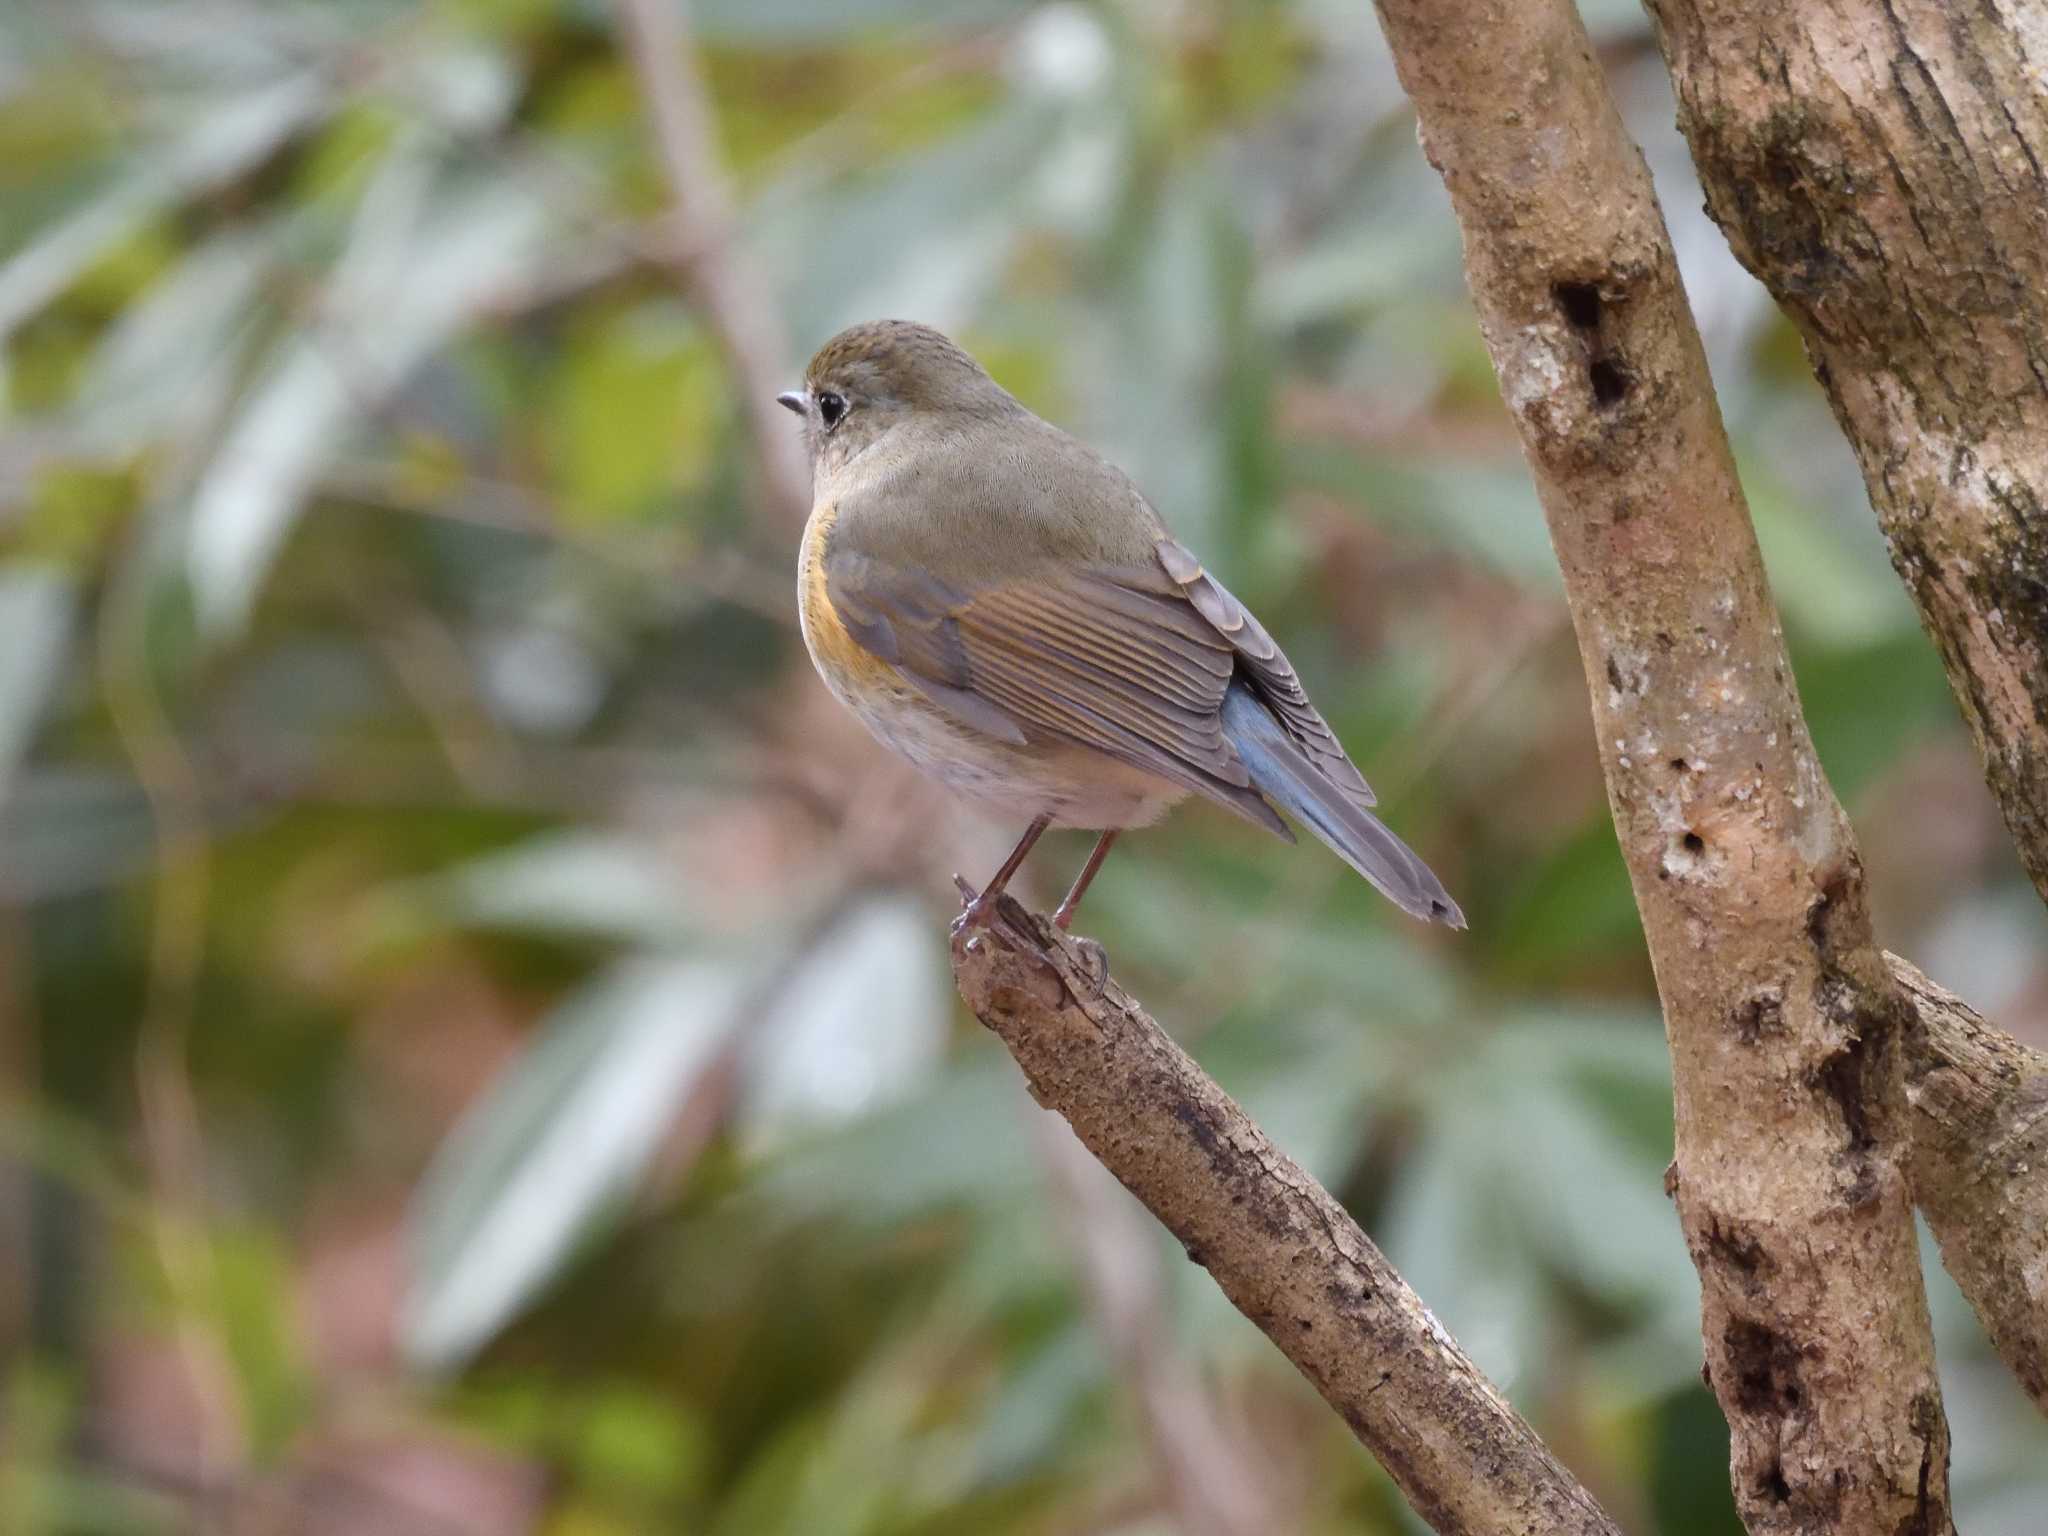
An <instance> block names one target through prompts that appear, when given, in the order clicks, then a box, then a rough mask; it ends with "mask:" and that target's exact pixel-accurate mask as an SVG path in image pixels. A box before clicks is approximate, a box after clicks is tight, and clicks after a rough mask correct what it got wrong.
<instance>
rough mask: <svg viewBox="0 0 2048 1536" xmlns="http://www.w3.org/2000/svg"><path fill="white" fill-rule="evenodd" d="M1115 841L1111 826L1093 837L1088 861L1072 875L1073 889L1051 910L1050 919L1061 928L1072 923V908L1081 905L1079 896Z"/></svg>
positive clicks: (1086, 891)
mask: <svg viewBox="0 0 2048 1536" xmlns="http://www.w3.org/2000/svg"><path fill="white" fill-rule="evenodd" d="M1115 841H1116V829H1115V828H1113V827H1112V828H1111V829H1110V830H1109V831H1107V832H1105V833H1103V834H1102V836H1100V837H1098V838H1097V839H1095V847H1094V848H1093V849H1091V850H1090V852H1089V854H1088V862H1087V863H1086V864H1083V865H1082V866H1081V873H1080V874H1078V875H1076V876H1074V885H1073V889H1071V890H1070V891H1068V892H1067V894H1066V898H1065V899H1064V900H1063V901H1061V902H1060V904H1059V906H1058V907H1056V908H1054V910H1053V914H1052V920H1053V922H1054V924H1055V925H1057V926H1058V927H1060V928H1061V929H1065V928H1068V927H1071V926H1072V925H1073V921H1074V908H1076V907H1078V906H1080V905H1081V898H1082V897H1083V896H1085V895H1086V894H1087V893H1088V887H1089V886H1090V885H1092V884H1094V882H1095V872H1096V871H1097V870H1098V869H1100V868H1102V861H1103V860H1104V859H1105V858H1107V857H1109V845H1110V844H1111V843H1113V842H1115Z"/></svg>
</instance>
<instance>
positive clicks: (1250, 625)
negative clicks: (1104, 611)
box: [1156, 539, 1379, 808]
mask: <svg viewBox="0 0 2048 1536" xmlns="http://www.w3.org/2000/svg"><path fill="white" fill-rule="evenodd" d="M1156 548H1157V550H1158V553H1159V564H1160V566H1161V568H1162V569H1164V570H1165V572H1166V574H1167V576H1168V577H1170V578H1171V579H1172V581H1173V584H1174V586H1175V587H1176V588H1177V589H1178V590H1179V591H1180V592H1182V593H1183V594H1185V596H1186V597H1187V600H1188V603H1189V605H1190V606H1191V607H1193V609H1194V610H1195V612H1197V613H1198V614H1200V615H1201V616H1202V618H1203V619H1204V620H1205V621H1206V622H1207V623H1208V624H1209V625H1210V626H1211V628H1212V629H1213V630H1214V631H1215V633H1216V635H1217V636H1218V637H1219V638H1220V639H1222V640H1223V641H1224V642H1225V643H1227V644H1228V645H1229V646H1230V647H1231V649H1232V650H1233V651H1234V652H1235V653H1236V656H1237V659H1238V660H1239V661H1240V662H1242V663H1243V667H1244V677H1245V680H1246V681H1247V682H1248V683H1250V684H1251V687H1252V691H1253V692H1254V693H1256V694H1257V695H1258V698H1259V701H1260V702H1261V703H1262V704H1264V705H1265V706H1266V708H1267V709H1269V710H1270V711H1271V712H1272V714H1273V718H1274V719H1276V720H1278V721H1279V722H1280V727H1281V729H1282V730H1284V731H1286V733H1287V735H1288V738H1289V739H1290V740H1292V741H1293V743H1294V744H1295V745H1296V746H1297V747H1299V748H1300V749H1301V751H1302V754H1303V755H1304V756H1306V757H1307V758H1308V760H1309V762H1310V763H1312V764H1314V765H1315V767H1316V768H1317V769H1318V770H1319V771H1321V773H1322V774H1323V775H1324V776H1325V777H1326V778H1328V779H1329V781H1330V782H1331V783H1332V784H1334V785H1335V786H1336V787H1337V788H1338V789H1340V790H1342V791H1343V792H1344V794H1345V796H1346V797H1347V798H1349V799H1350V800H1351V801H1352V802H1353V803H1355V804H1357V805H1359V806H1360V807H1364V808H1370V807H1371V806H1374V805H1376V804H1378V803H1379V802H1378V797H1377V796H1376V795H1374V794H1373V792H1372V786H1371V785H1370V784H1367V783H1366V782H1365V775H1364V774H1362V773H1360V772H1359V771H1358V767H1357V765H1356V764H1355V763H1353V762H1352V761H1351V759H1350V757H1349V756H1348V755H1346V753H1345V751H1344V748H1343V745H1342V744H1341V743H1340V742H1339V741H1338V740H1337V737H1336V733H1335V732H1333V731H1332V730H1331V729H1330V724H1329V722H1328V721H1327V720H1325V719H1324V718H1323V717H1322V715H1321V713H1320V712H1319V711H1318V710H1317V709H1316V707H1315V705H1313V704H1311V703H1309V701H1308V694H1307V693H1305V692H1304V691H1303V690H1302V686H1301V679H1300V678H1299V677H1297V676H1296V675H1295V671H1294V664H1293V663H1292V662H1290V661H1289V660H1288V659H1287V655H1286V653H1285V652H1284V651H1282V650H1281V649H1280V647H1279V646H1278V645H1277V644H1275V643H1274V641H1273V637H1272V636H1271V635H1269V634H1267V633H1266V629H1265V626H1264V625H1262V624H1260V623H1259V621H1258V620H1257V619H1255V618H1253V617H1252V615H1251V611H1250V610H1249V609H1248V608H1246V607H1245V605H1244V604H1243V603H1240V602H1239V601H1238V600H1237V599H1236V598H1234V597H1232V596H1231V595H1230V592H1229V590H1228V589H1227V588H1226V587H1225V586H1224V585H1223V583H1222V582H1220V581H1218V580H1217V579H1216V578H1215V577H1214V576H1211V575H1210V574H1209V573H1208V572H1207V571H1205V570H1203V569H1202V563H1201V561H1199V560H1197V559H1196V558H1195V557H1194V555H1193V554H1191V553H1190V552H1189V551H1188V549H1187V547H1186V546H1185V545H1183V544H1180V543H1178V542H1177V541H1175V540H1173V539H1161V540H1160V541H1159V543H1158V545H1157V546H1156Z"/></svg>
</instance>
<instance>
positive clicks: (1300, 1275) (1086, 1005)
mask: <svg viewBox="0 0 2048 1536" xmlns="http://www.w3.org/2000/svg"><path fill="white" fill-rule="evenodd" d="M953 970H954V976H955V979H956V980H957V981H958V983H959V986H960V995H961V996H962V997H963V998H964V999H966V1001H967V1005H968V1006H969V1007H970V1008H971V1009H973V1010H974V1013H975V1015H976V1016H977V1017H978V1018H980V1020H981V1021H982V1023H984V1024H986V1025H987V1026H988V1027H989V1028H990V1029H991V1030H993V1031H994V1032H995V1033H996V1034H997V1035H998V1036H1000V1037H1001V1039H1002V1041H1003V1044H1005V1045H1006V1046H1008V1047H1009V1049H1010V1053H1011V1054H1012V1055H1013V1056H1015V1057H1016V1058H1017V1063H1018V1065H1019V1066H1021V1067H1022V1068H1023V1069H1024V1075H1025V1078H1026V1079H1027V1081H1028V1082H1029V1084H1030V1088H1031V1093H1032V1096H1033V1097H1034V1098H1036V1099H1037V1100H1038V1102H1039V1103H1040V1104H1042V1105H1044V1106H1045V1107H1046V1108H1048V1109H1053V1110H1057V1111H1058V1112H1059V1113H1060V1114H1061V1115H1062V1116H1064V1117H1065V1119H1066V1121H1067V1123H1068V1124H1070V1125H1071V1126H1072V1127H1073V1128H1074V1131H1075V1133H1076V1134H1077V1135H1078V1136H1079V1137H1080V1139H1081V1141H1082V1143H1083V1144H1084V1145H1086V1146H1087V1148H1088V1150H1089V1151H1090V1152H1092V1153H1094V1154H1095V1156H1096V1158H1097V1159H1098V1160H1099V1161H1100V1162H1101V1163H1102V1164H1103V1165H1104V1166H1105V1167H1107V1168H1108V1169H1109V1170H1110V1172H1112V1173H1114V1174H1115V1175H1116V1176H1117V1178H1118V1179H1120V1180H1121V1181H1122V1182H1123V1184H1124V1186H1125V1187H1126V1188H1128V1189H1129V1190H1130V1191H1131V1193H1132V1194H1134V1195H1136V1196H1137V1197H1138V1198H1139V1199H1140V1200H1141V1201H1143V1202H1144V1203H1145V1205H1146V1206H1147V1207H1149V1208H1150V1210H1151V1211H1152V1213H1153V1214H1154V1215H1155V1216H1157V1217H1158V1218H1159V1220H1160V1221H1161V1222H1163V1223H1164V1224H1165V1225H1166V1227H1167V1229H1168V1230H1169V1231H1171V1232H1172V1233H1173V1235H1174V1236H1175V1237H1177V1238H1178V1239H1179V1240H1180V1241H1181V1243H1182V1244H1183V1245H1184V1246H1185V1247H1186V1249H1187V1252H1188V1257H1189V1258H1191V1259H1193V1260H1194V1261H1195V1262H1196V1263H1197V1264H1200V1265H1201V1266H1202V1267H1203V1268H1205V1269H1207V1270H1208V1271H1209V1273H1210V1275H1211V1276H1212V1277H1213V1278H1214V1279H1215V1281H1216V1283H1217V1285H1219V1286H1220V1287H1222V1289H1223V1293H1224V1295H1226V1296H1228V1297H1229V1298H1230V1300H1231V1303H1232V1304H1233V1305H1234V1306H1236V1307H1237V1309H1238V1310H1239V1311H1240V1312H1242V1313H1244V1315H1245V1316H1246V1317H1248V1318H1250V1319H1251V1320H1252V1321H1253V1322H1254V1323H1256V1324H1257V1325H1258V1326H1259V1328H1260V1329H1261V1330H1262V1331H1263V1332H1264V1333H1265V1335H1266V1336H1267V1337H1268V1338H1269V1339H1271V1340H1272V1341H1273V1343H1274V1344H1275V1345H1277V1346H1278V1347H1279V1349H1280V1352H1281V1353H1282V1354H1284V1355H1285V1356H1286V1357H1287V1358H1288V1359H1289V1360H1290V1361H1291V1362H1293V1364H1294V1366H1295V1368H1296V1369H1297V1370H1299V1371H1300V1372H1301V1373H1302V1375H1303V1376H1305V1377H1307V1378H1308V1380H1309V1381H1310V1382H1311V1383H1313V1384H1314V1386H1315V1388H1316V1390H1317V1391H1319V1392H1321V1393H1322V1394H1323V1396H1324V1398H1325V1399H1327V1400H1328V1402H1329V1403H1330V1406H1331V1407H1333V1408H1335V1409H1336V1410H1337V1411H1338V1412H1339V1413H1341V1414H1342V1415H1343V1416H1344V1421H1345V1422H1346V1423H1347V1424H1349V1425H1350V1426H1351V1429H1352V1432H1353V1433H1355V1434H1356V1435H1357V1436H1358V1438H1359V1440H1360V1441H1362V1442H1363V1443H1364V1444H1365V1446H1366V1448H1367V1449H1368V1450H1370V1451H1371V1452H1372V1453H1373V1455H1375V1456H1376V1457H1378V1458H1379V1461H1380V1464H1381V1465H1382V1466H1384V1467H1385V1468H1386V1469H1387V1473H1388V1475H1389V1476H1390V1477H1392V1478H1393V1480H1394V1481H1395V1483H1396V1484H1398V1485H1399V1487H1400V1489H1401V1491H1402V1493H1403V1494H1405V1495H1406V1496H1407V1498H1408V1500H1409V1502H1410V1503H1411V1504H1413V1505H1414V1506H1415V1509H1416V1512H1417V1513H1418V1514H1420V1515H1421V1516H1422V1517H1423V1518H1424V1519H1425V1520H1427V1521H1428V1522H1429V1523H1430V1525H1431V1526H1432V1527H1434V1528H1435V1530H1436V1531H1437V1532H1438V1533H1439V1536H1530V1533H1532V1532H1543V1533H1545V1536H1581V1533H1583V1536H1595V1533H1597V1536H1619V1528H1618V1527H1617V1526H1616V1525H1615V1524H1614V1523H1613V1522H1612V1521H1611V1520H1609V1519H1608V1517H1607V1516H1606V1515H1605V1514H1604V1513H1602V1511H1601V1510H1600V1508H1599V1506H1598V1505H1597V1504H1596V1503H1595V1502H1594V1500H1593V1497H1592V1495H1591V1494H1589V1493H1588V1492H1587V1491H1586V1490H1585V1489H1584V1488H1583V1487H1581V1486H1580V1485H1579V1484H1578V1483H1577V1482H1576V1481H1574V1479H1573V1478H1572V1476H1571V1474H1570V1473H1569V1472H1567V1471H1566V1470H1565V1469H1564V1468H1563V1467H1562V1466H1561V1465H1560V1464H1559V1463H1558V1461H1557V1459H1556V1457H1554V1456H1553V1455H1552V1454H1551V1453H1550V1451H1549V1450H1548V1449H1547V1448H1545V1446H1544V1444H1543V1442H1542V1441H1541V1440H1539V1439H1537V1437H1536V1435H1535V1433H1534V1431H1532V1430H1531V1429H1530V1428H1529V1426H1528V1425H1527V1424H1526V1423H1525V1422H1523V1420H1522V1419H1521V1418H1520V1416H1518V1415H1517V1414H1516V1413H1515V1411H1514V1410H1513V1409H1512V1408H1510V1407H1509V1406H1508V1404H1507V1403H1506V1402H1505V1401H1504V1400H1503V1399H1502V1398H1501V1395H1500V1394H1499V1392H1497V1391H1496V1390H1495V1389H1494V1387H1493V1386H1492V1384H1491V1383H1489V1382H1488V1381H1487V1380H1486V1378H1485V1377H1484V1376H1482V1375H1481V1374H1480V1373H1479V1371H1478V1369H1477V1368H1476V1367H1475V1366H1474V1365H1473V1364H1472V1362H1471V1361H1470V1360H1469V1359H1468V1358H1466V1355H1465V1352H1464V1351H1463V1350H1461V1349H1460V1348H1459V1347H1458V1345H1457V1342H1456V1341H1455V1340H1454V1339H1452V1338H1451V1336H1450V1334H1449V1333H1447V1332H1446V1331H1445V1330H1444V1328H1443V1325H1442V1324H1440V1323H1439V1322H1437V1320H1436V1318H1435V1317H1434V1316H1432V1315H1431V1313H1430V1311H1429V1308H1427V1307H1426V1306H1424V1305H1423V1304H1422V1300H1421V1298H1420V1297H1418V1296H1417V1295H1416V1294H1415V1293H1414V1292H1413V1291H1411V1290H1410V1289H1409V1288H1408V1286H1407V1283H1406V1282H1405V1281H1403V1280H1402V1279H1401V1277H1400V1276H1399V1275H1398V1274H1396V1273H1395V1272H1394V1270H1393V1268H1392V1266H1390V1265H1389V1264H1388V1263H1387V1261H1386V1259H1385V1258H1384V1257H1383V1256H1382V1255H1381V1253H1380V1251H1379V1249H1378V1248H1376V1247H1374V1246H1373V1244H1372V1242H1371V1240H1370V1239H1369V1238H1367V1237H1366V1235H1365V1234H1364V1233H1363V1232H1361V1231H1360V1230H1359V1228H1358V1225H1357V1223H1356V1222H1354V1221H1353V1220H1352V1219H1351V1217H1350V1215H1349V1214H1348V1213H1347V1212H1346V1211H1345V1210H1344V1208H1343V1207H1342V1206H1341V1205H1339V1204H1338V1203H1337V1202H1336V1200H1334V1199H1333V1198H1331V1196H1330V1194H1329V1193H1328V1192H1327V1191H1326V1190H1324V1189H1323V1187H1322V1186H1321V1185H1320V1184H1318V1183H1317V1182H1316V1181H1315V1180H1314V1179H1312V1178H1310V1177H1309V1175H1308V1174H1306V1173H1304V1172H1303V1171H1302V1170H1301V1168H1299V1167H1298V1166H1297V1165H1296V1164H1295V1163H1294V1162H1293V1161H1291V1160H1290V1159H1289V1158H1288V1157H1287V1156H1286V1154H1285V1153H1283V1152H1281V1151H1280V1150H1279V1149H1278V1148H1277V1147H1275V1146H1274V1145H1273V1143H1272V1142H1271V1141H1269V1140H1268V1139H1267V1137H1266V1135H1265V1133H1264V1132H1262V1131H1261V1130H1260V1129H1259V1128H1258V1127H1257V1126H1256V1125H1254V1124H1253V1123H1252V1122H1251V1120H1250V1119H1248V1118H1247V1117H1246V1115H1245V1113H1244V1111H1243V1110H1241V1109H1240V1108H1238V1106H1237V1105H1236V1104H1235V1103H1233V1102H1232V1101H1231V1099H1230V1097H1229V1096H1228V1095H1227V1094H1225V1093H1224V1092H1223V1090H1222V1089H1221V1088H1219V1087H1217V1085H1216V1083H1215V1081H1214V1080H1213V1079H1212V1078H1210V1077H1209V1076H1208V1075H1207V1074H1206V1073H1204V1072H1203V1071H1202V1069H1201V1068H1200V1067H1198V1066H1196V1065H1195V1063H1194V1062H1193V1061H1192V1060H1191V1059H1190V1058H1189V1057H1188V1055H1187V1053H1186V1052H1184V1051H1182V1050H1181V1048H1180V1047H1179V1046H1177V1045H1175V1044H1174V1042H1173V1041H1172V1040H1171V1039H1170V1038H1169V1037H1168V1036H1167V1034H1166V1032H1165V1031H1164V1030H1162V1029H1161V1028H1160V1027H1159V1026H1158V1025H1157V1024H1156V1023H1154V1022H1153V1020H1152V1019H1151V1018H1150V1017H1149V1016H1148V1015H1147V1014H1146V1013H1145V1012H1144V1010H1143V1009H1141V1008H1140V1007H1139V1006H1138V1005H1137V1004H1136V1003H1135V1002H1133V1001H1132V1000H1131V998H1130V997H1129V996H1127V995H1126V994H1125V993H1124V992H1123V990H1122V989H1121V988H1119V987H1117V986H1116V985H1115V984H1114V983H1102V984H1098V979H1097V972H1096V968H1095V966H1094V965H1093V964H1091V962H1090V956H1089V955H1088V953H1087V951H1085V950H1084V949H1082V948H1081V947H1080V946H1079V945H1078V944H1076V943H1075V941H1073V940H1071V939H1069V938H1068V937H1067V936H1066V935H1064V934H1062V933H1060V932H1059V931H1058V930H1056V929H1055V928H1053V926H1052V925H1051V924H1050V923H1048V922H1047V921H1046V920H1045V919H1043V918H1041V917H1037V916H1034V915H1032V914H1031V913H1028V912H1026V911H1025V910H1024V909H1023V908H1022V907H1020V906H1018V905H1017V903H1016V902H1015V901H1013V900H1011V899H1010V898H1008V897H1005V898H1003V901H1002V903H1001V907H1000V909H999V917H998V920H997V922H996V924H995V925H994V926H993V927H991V928H988V929H979V930H975V931H973V932H971V933H969V934H966V935H963V936H961V937H957V938H956V939H955V940H954V944H953Z"/></svg>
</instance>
